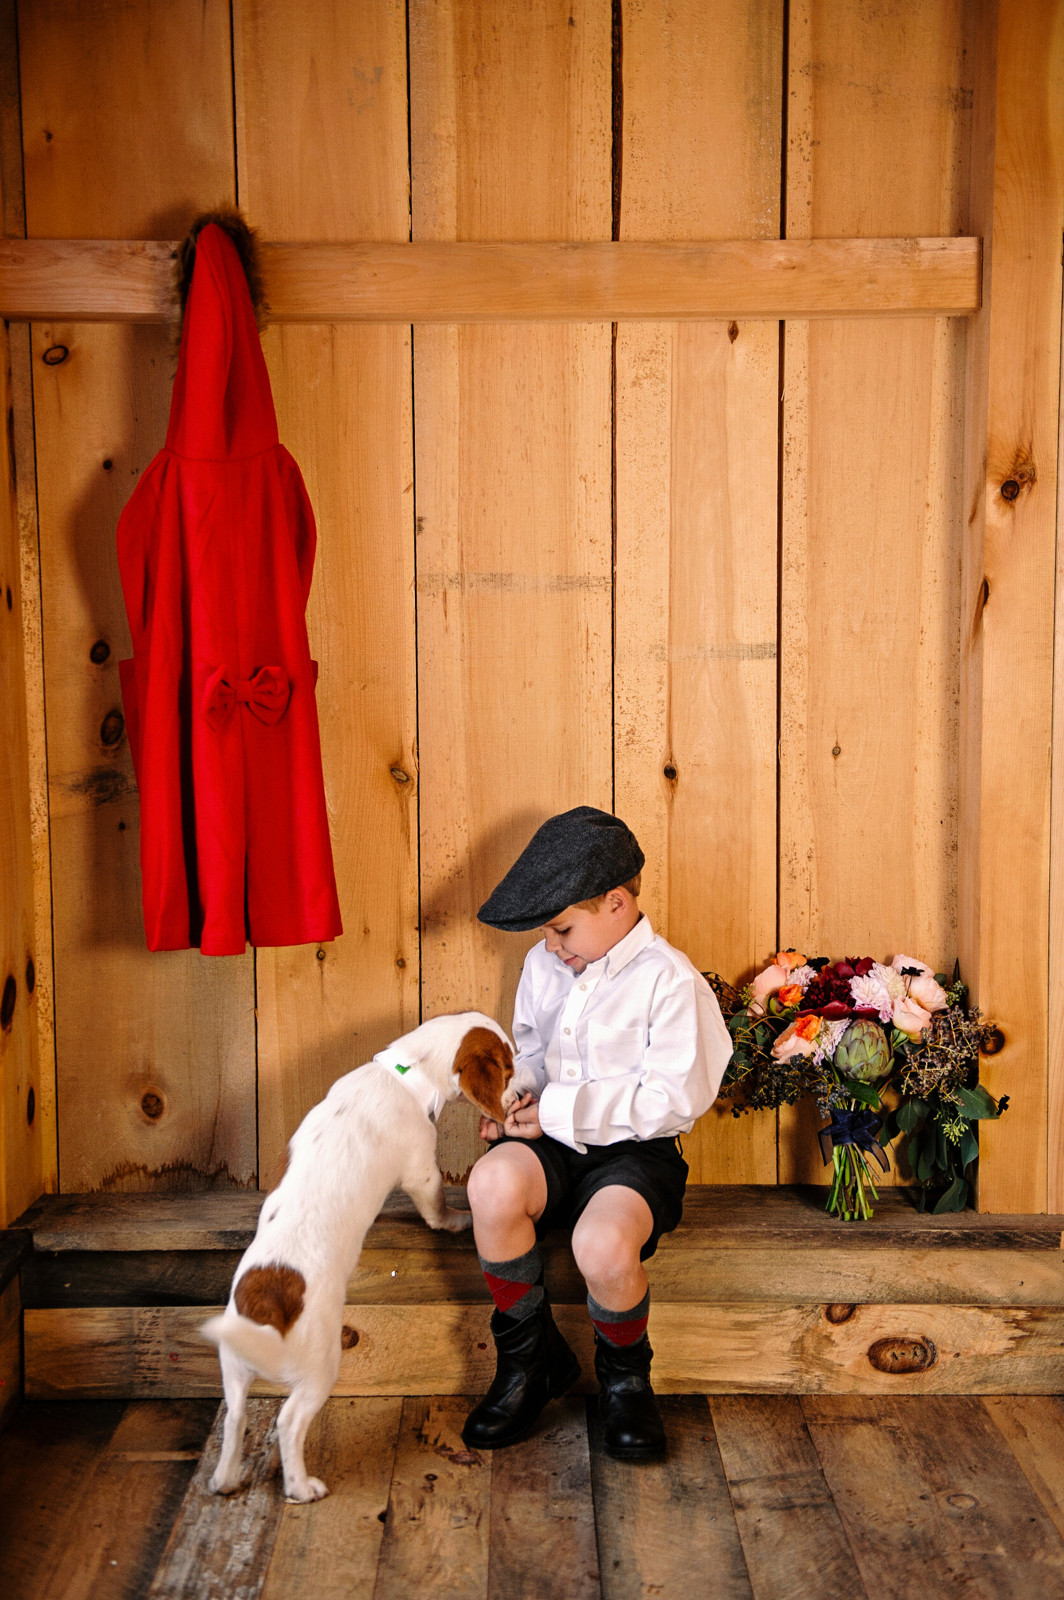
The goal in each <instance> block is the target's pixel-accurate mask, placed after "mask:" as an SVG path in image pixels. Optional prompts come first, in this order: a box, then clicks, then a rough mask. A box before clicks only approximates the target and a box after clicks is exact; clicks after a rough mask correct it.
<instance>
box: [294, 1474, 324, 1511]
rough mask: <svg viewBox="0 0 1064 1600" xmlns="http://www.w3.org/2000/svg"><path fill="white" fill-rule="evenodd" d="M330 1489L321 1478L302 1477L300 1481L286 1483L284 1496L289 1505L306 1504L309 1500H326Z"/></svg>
mask: <svg viewBox="0 0 1064 1600" xmlns="http://www.w3.org/2000/svg"><path fill="white" fill-rule="evenodd" d="M328 1492H329V1491H328V1489H327V1488H326V1487H325V1485H324V1484H323V1483H322V1481H321V1479H320V1478H302V1479H300V1481H299V1482H298V1483H293V1484H287V1483H286V1484H285V1486H284V1497H285V1499H286V1500H287V1501H288V1503H289V1505H293V1506H302V1505H306V1503H307V1501H308V1500H324V1499H325V1496H326V1495H327V1494H328Z"/></svg>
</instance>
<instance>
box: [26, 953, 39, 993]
mask: <svg viewBox="0 0 1064 1600" xmlns="http://www.w3.org/2000/svg"><path fill="white" fill-rule="evenodd" d="M36 987H37V968H36V967H35V966H34V965H33V957H32V956H27V957H26V988H27V989H28V990H29V992H30V994H32V993H33V991H34V989H36Z"/></svg>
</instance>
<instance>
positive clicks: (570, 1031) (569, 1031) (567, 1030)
mask: <svg viewBox="0 0 1064 1600" xmlns="http://www.w3.org/2000/svg"><path fill="white" fill-rule="evenodd" d="M572 1031H573V1030H572V1028H563V1029H562V1032H563V1033H572Z"/></svg>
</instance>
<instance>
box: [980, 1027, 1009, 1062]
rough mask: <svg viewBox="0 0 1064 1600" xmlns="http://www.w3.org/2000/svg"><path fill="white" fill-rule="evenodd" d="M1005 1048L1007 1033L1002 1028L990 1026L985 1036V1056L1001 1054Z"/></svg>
mask: <svg viewBox="0 0 1064 1600" xmlns="http://www.w3.org/2000/svg"><path fill="white" fill-rule="evenodd" d="M1004 1048H1005V1035H1004V1034H1003V1033H1002V1031H1001V1029H1000V1028H990V1029H989V1030H988V1031H987V1033H986V1034H985V1035H984V1038H983V1054H984V1056H996V1055H1000V1053H1001V1051H1002V1050H1004Z"/></svg>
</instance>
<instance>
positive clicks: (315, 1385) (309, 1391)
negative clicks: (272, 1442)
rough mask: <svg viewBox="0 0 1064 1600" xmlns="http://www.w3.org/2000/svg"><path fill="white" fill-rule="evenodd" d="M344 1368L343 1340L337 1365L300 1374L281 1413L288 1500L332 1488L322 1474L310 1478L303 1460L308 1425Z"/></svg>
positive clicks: (318, 1495) (280, 1441) (313, 1496)
mask: <svg viewBox="0 0 1064 1600" xmlns="http://www.w3.org/2000/svg"><path fill="white" fill-rule="evenodd" d="M339 1370H340V1352H339V1341H338V1342H337V1352H336V1364H335V1368H334V1369H333V1370H332V1371H330V1372H328V1373H315V1374H314V1375H313V1377H306V1378H300V1380H299V1382H298V1383H297V1384H296V1386H295V1388H294V1389H293V1390H292V1393H291V1394H290V1395H289V1396H288V1399H287V1400H286V1401H285V1403H284V1405H283V1406H282V1407H281V1409H280V1411H279V1413H278V1416H277V1442H278V1444H279V1445H280V1447H281V1471H282V1473H283V1474H284V1492H285V1498H286V1499H288V1500H300V1501H302V1500H323V1499H324V1498H325V1496H326V1495H327V1494H328V1492H329V1491H328V1489H327V1488H326V1486H325V1484H324V1483H322V1481H321V1479H320V1478H309V1477H308V1476H307V1469H306V1465H305V1463H304V1460H303V1446H304V1445H305V1443H306V1438H307V1429H308V1428H309V1427H310V1425H311V1423H312V1422H313V1421H314V1418H315V1417H316V1416H317V1414H318V1412H319V1411H320V1410H321V1408H322V1406H323V1405H324V1404H325V1402H326V1400H327V1399H328V1398H329V1395H330V1393H331V1391H332V1386H333V1384H334V1383H335V1382H336V1374H337V1372H339Z"/></svg>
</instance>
